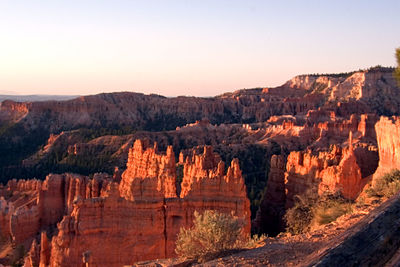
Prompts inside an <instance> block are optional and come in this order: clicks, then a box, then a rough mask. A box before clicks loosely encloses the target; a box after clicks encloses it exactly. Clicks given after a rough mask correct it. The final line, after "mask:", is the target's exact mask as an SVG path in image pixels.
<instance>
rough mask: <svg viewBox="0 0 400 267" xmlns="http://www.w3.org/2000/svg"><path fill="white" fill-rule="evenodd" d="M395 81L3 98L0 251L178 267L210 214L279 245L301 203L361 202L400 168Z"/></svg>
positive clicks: (375, 77) (346, 78)
mask: <svg viewBox="0 0 400 267" xmlns="http://www.w3.org/2000/svg"><path fill="white" fill-rule="evenodd" d="M392 72H393V69H391V68H381V67H377V68H371V69H369V70H364V71H357V72H352V73H345V74H326V75H324V74H321V75H317V74H316V75H300V76H296V77H294V78H293V79H291V80H289V81H288V82H286V83H285V84H283V85H282V86H279V87H276V88H256V89H244V90H238V91H235V92H233V93H225V94H223V95H220V96H216V97H212V98H196V97H176V98H166V97H163V96H159V95H143V94H138V93H129V92H123V93H112V94H100V95H94V96H82V97H78V98H76V99H72V100H67V101H42V102H14V101H11V100H5V101H3V102H2V103H1V106H0V137H1V138H0V143H1V144H0V150H1V151H0V152H1V153H2V155H5V156H4V157H2V158H1V159H0V168H1V170H2V171H1V177H0V178H1V181H2V182H3V183H4V184H3V185H0V236H1V238H2V240H5V241H6V242H5V241H4V242H3V243H7V242H8V243H9V244H13V246H14V247H18V246H23V247H24V248H25V251H26V252H27V254H26V255H25V259H24V262H25V266H80V265H82V263H83V261H84V262H87V263H89V266H122V265H124V264H133V263H135V262H138V261H142V260H152V259H158V258H170V257H175V256H176V255H175V252H174V247H175V241H176V236H177V234H178V232H179V229H180V228H181V227H190V226H191V225H192V223H193V213H194V211H200V212H201V211H204V210H208V209H215V210H219V211H221V212H225V213H231V212H233V213H234V214H235V215H236V216H238V217H240V218H243V220H244V221H245V222H246V224H245V225H246V226H245V228H244V234H246V235H248V234H250V232H253V233H266V234H268V235H269V236H276V235H278V234H279V233H281V232H283V231H285V227H286V225H285V220H284V215H285V212H286V211H287V210H288V209H290V208H291V207H293V206H294V203H295V201H296V198H297V197H298V196H301V195H304V194H310V195H312V196H314V197H321V196H323V195H324V194H328V193H329V194H341V195H342V196H343V197H344V198H346V199H348V200H350V201H354V200H356V199H357V198H359V196H360V194H362V191H363V190H364V189H365V188H366V187H368V186H370V184H373V183H374V181H376V179H378V178H379V177H381V176H382V175H383V174H385V173H387V172H388V171H390V170H392V169H400V161H399V160H398V158H399V151H400V139H399V134H398V133H399V131H400V130H399V129H400V118H399V117H397V116H399V115H400V112H399V111H400V98H399V95H400V94H399V93H400V88H399V87H398V86H397V84H396V81H395V80H394V78H393V76H392ZM160 151H162V152H160ZM225 163H227V166H225ZM34 177H37V178H39V179H31V178H34ZM21 178H25V179H21ZM104 240H107V241H106V242H105V241H104ZM98 244H102V246H99V245H98ZM29 248H30V249H29ZM1 263H2V262H1V259H0V264H1Z"/></svg>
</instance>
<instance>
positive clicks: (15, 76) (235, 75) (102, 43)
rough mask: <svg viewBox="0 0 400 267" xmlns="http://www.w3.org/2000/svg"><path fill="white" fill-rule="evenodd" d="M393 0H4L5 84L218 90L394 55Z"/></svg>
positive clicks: (58, 89) (399, 5)
mask: <svg viewBox="0 0 400 267" xmlns="http://www.w3.org/2000/svg"><path fill="white" fill-rule="evenodd" d="M399 11H400V1H398V0H380V1H375V0H373V1H372V0H346V1H342V0H335V1H331V0H329V1H328V0H315V1H311V0H304V1H300V0H297V1H296V0H285V1H276V0H275V1H269V0H264V1H261V0H259V1H257V0H242V1H237V0H186V1H183V0H181V1H179V0H158V1H156V0H142V1H139V0H137V1H136V0H126V1H123V0H109V1H103V0H93V1H92V0H77V1H75V0H68V1H61V0H59V1H54V0H51V1H50V0H49V1H45V0H43V1H39V0H38V1H32V0H0V94H4V93H8V94H10V93H12V94H62V95H87V94H97V93H102V92H118V91H135V92H142V93H146V94H149V93H155V94H161V95H165V96H178V95H194V96H214V95H218V94H222V93H224V92H229V91H234V90H237V89H243V88H254V87H273V86H278V85H281V84H283V83H284V82H285V81H287V80H289V79H291V78H292V77H293V76H295V75H299V74H306V73H336V72H347V71H353V70H358V69H360V68H361V69H362V68H368V67H371V66H375V65H378V64H379V65H383V66H395V65H396V61H395V57H394V52H395V48H396V47H400V16H399Z"/></svg>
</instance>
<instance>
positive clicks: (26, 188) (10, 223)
mask: <svg viewBox="0 0 400 267" xmlns="http://www.w3.org/2000/svg"><path fill="white" fill-rule="evenodd" d="M108 180H110V178H109V177H107V176H104V175H102V174H96V175H94V177H93V179H88V177H84V176H80V175H76V174H62V175H59V174H50V175H48V176H47V178H46V180H45V181H39V180H19V181H16V180H11V181H9V182H8V184H7V185H6V186H5V188H3V190H1V191H0V194H1V195H2V196H0V197H1V198H0V223H1V228H0V235H1V236H4V237H9V236H11V238H12V241H13V242H14V243H16V244H20V243H24V241H27V240H31V239H32V238H33V237H35V236H36V234H37V233H38V232H39V231H40V230H41V229H46V228H48V227H49V226H51V225H55V224H56V223H57V222H59V221H60V220H61V219H62V217H63V215H64V214H65V212H66V211H68V210H70V209H71V208H72V204H73V201H74V199H75V198H91V197H96V196H99V195H100V193H99V192H100V190H101V187H102V185H104V184H106V183H107V181H108Z"/></svg>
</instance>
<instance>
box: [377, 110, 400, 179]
mask: <svg viewBox="0 0 400 267" xmlns="http://www.w3.org/2000/svg"><path fill="white" fill-rule="evenodd" d="M375 130H376V136H377V142H378V148H379V166H378V169H377V170H376V172H375V174H374V180H375V179H376V178H379V176H382V175H383V174H385V173H387V172H390V171H391V170H393V169H400V156H399V153H400V117H390V118H388V117H383V116H382V117H381V118H380V120H379V121H378V122H377V123H376V124H375Z"/></svg>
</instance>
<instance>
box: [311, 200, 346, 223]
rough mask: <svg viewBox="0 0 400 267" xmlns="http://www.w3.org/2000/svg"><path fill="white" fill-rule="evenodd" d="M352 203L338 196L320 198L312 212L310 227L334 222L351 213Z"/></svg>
mask: <svg viewBox="0 0 400 267" xmlns="http://www.w3.org/2000/svg"><path fill="white" fill-rule="evenodd" d="M352 209H353V208H352V203H351V202H350V201H348V200H346V199H344V198H343V197H341V196H340V195H337V194H336V195H330V194H329V195H327V196H324V197H322V198H321V199H320V200H319V201H318V204H317V205H316V206H315V207H314V208H313V210H312V216H313V219H312V225H317V226H318V225H323V224H327V223H330V222H333V221H335V220H336V219H337V218H339V217H340V216H342V215H344V214H347V213H350V212H351V211H352Z"/></svg>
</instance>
